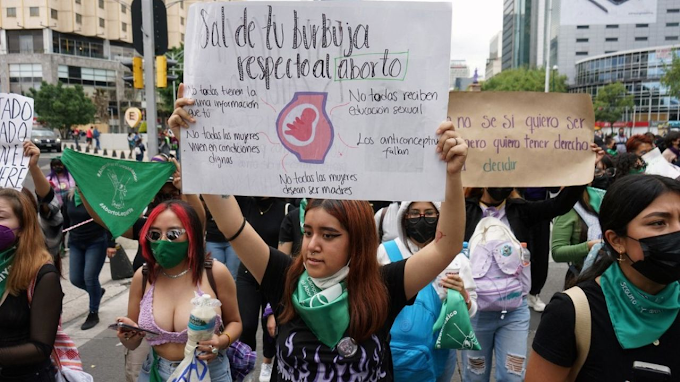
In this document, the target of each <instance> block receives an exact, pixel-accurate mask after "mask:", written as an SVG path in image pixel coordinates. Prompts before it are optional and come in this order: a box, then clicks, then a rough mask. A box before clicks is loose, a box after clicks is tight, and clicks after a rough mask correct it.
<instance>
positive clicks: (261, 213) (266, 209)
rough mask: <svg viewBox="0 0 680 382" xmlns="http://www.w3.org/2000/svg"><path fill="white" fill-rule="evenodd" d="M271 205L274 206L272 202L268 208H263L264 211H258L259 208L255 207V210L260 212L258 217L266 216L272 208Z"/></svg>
mask: <svg viewBox="0 0 680 382" xmlns="http://www.w3.org/2000/svg"><path fill="white" fill-rule="evenodd" d="M273 205H274V202H272V203H271V204H270V205H269V207H267V208H265V210H264V211H262V209H260V206H257V210H258V211H259V212H260V216H262V215H264V214H266V213H267V212H269V210H271V209H272V206H273Z"/></svg>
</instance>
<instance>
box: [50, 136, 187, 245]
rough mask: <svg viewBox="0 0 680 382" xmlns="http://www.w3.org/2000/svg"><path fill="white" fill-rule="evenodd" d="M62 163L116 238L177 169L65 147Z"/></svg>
mask: <svg viewBox="0 0 680 382" xmlns="http://www.w3.org/2000/svg"><path fill="white" fill-rule="evenodd" d="M61 160H62V162H64V165H65V166H66V168H67V169H68V171H69V173H71V175H73V179H75V181H76V184H77V185H78V188H80V191H81V192H82V193H83V196H85V199H87V201H88V202H89V203H90V206H91V207H92V209H94V211H95V212H96V213H97V215H99V217H100V218H101V219H102V221H103V222H104V224H106V226H107V227H108V228H109V231H111V234H113V236H114V237H118V236H120V235H122V234H123V233H124V232H125V231H126V230H127V229H128V228H130V227H131V226H132V225H133V224H134V223H135V221H137V219H138V218H139V216H140V215H141V214H142V212H143V211H144V208H146V206H148V205H149V203H150V202H151V200H153V198H154V196H155V195H156V193H158V191H159V190H160V189H161V187H163V184H165V182H167V181H168V178H169V177H170V176H171V175H172V174H173V173H174V172H175V165H174V164H173V163H170V162H133V161H126V160H117V159H109V158H102V157H98V156H94V155H88V154H81V153H78V152H76V151H73V150H70V149H66V150H65V151H64V154H63V155H62V157H61Z"/></svg>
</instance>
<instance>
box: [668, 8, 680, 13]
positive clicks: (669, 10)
mask: <svg viewBox="0 0 680 382" xmlns="http://www.w3.org/2000/svg"><path fill="white" fill-rule="evenodd" d="M668 13H680V8H670V9H668Z"/></svg>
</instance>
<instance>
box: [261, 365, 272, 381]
mask: <svg viewBox="0 0 680 382" xmlns="http://www.w3.org/2000/svg"><path fill="white" fill-rule="evenodd" d="M271 377H272V364H271V363H263V364H262V366H261V368H260V382H269V380H270V379H271Z"/></svg>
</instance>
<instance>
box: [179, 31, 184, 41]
mask: <svg viewBox="0 0 680 382" xmlns="http://www.w3.org/2000/svg"><path fill="white" fill-rule="evenodd" d="M180 36H181V38H182V42H184V33H180Z"/></svg>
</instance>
